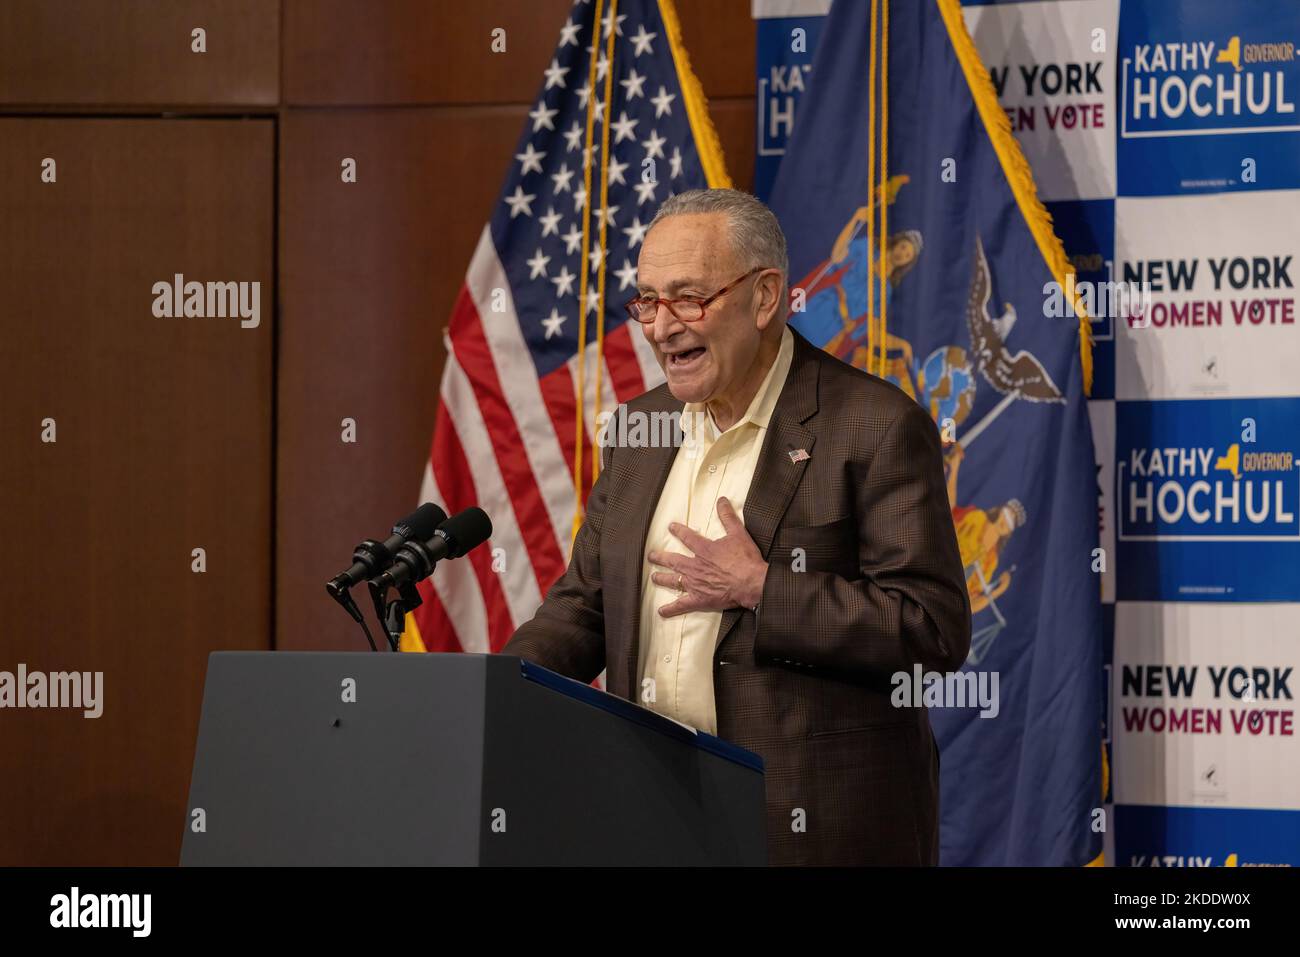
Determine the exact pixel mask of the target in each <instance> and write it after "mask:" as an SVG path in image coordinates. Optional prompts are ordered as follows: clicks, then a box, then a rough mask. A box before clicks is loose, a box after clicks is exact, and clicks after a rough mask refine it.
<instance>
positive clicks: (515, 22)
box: [283, 0, 755, 106]
mask: <svg viewBox="0 0 1300 957" xmlns="http://www.w3.org/2000/svg"><path fill="white" fill-rule="evenodd" d="M283 3H284V34H285V45H284V99H285V103H286V104H290V105H302V106H306V105H335V106H337V105H345V104H417V103H418V104H439V103H443V104H451V103H480V104H482V103H526V102H530V101H531V100H532V99H533V98H535V97H536V95H537V91H538V89H539V88H540V84H541V79H542V70H543V69H545V68H546V65H547V63H549V62H550V59H551V57H552V56H553V55H554V52H555V45H556V43H557V42H558V40H559V36H560V27H561V26H562V25H563V24H564V21H565V17H567V16H568V12H569V10H570V9H571V6H572V4H571V3H569V2H568V0H530V2H528V3H520V2H518V0H478V2H475V3H469V4H466V3H464V2H462V0H369V2H367V3H357V2H355V0H283ZM677 9H678V12H679V14H680V16H681V22H682V34H683V38H684V41H685V44H686V49H687V51H688V52H689V53H690V54H691V59H692V63H693V65H694V67H695V70H696V73H697V74H698V75H699V77H700V80H701V84H702V86H703V87H704V92H705V93H706V94H707V95H708V96H709V97H710V98H713V97H737V96H747V97H750V98H752V97H753V95H754V41H755V28H754V21H753V19H752V18H751V17H750V11H749V0H678V4H677ZM497 27H501V28H502V29H504V30H505V31H506V50H505V52H504V53H494V52H492V48H491V37H492V31H493V30H494V29H495V28H497Z"/></svg>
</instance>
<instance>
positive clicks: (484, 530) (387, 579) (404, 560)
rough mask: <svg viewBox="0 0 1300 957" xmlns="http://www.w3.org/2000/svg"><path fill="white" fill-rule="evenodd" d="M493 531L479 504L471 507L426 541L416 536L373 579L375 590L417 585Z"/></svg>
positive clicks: (449, 520)
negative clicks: (417, 539)
mask: <svg viewBox="0 0 1300 957" xmlns="http://www.w3.org/2000/svg"><path fill="white" fill-rule="evenodd" d="M491 535H492V520H491V519H490V518H488V516H487V512H485V511H483V509H481V508H478V507H472V508H467V509H465V511H463V512H460V513H458V514H456V515H453V516H452V517H451V518H449V519H447V520H446V521H445V522H443V523H442V524H441V525H440V526H439V527H438V528H437V529H436V530H435V531H434V532H433V534H432V535H430V536H429V537H428V540H426V541H423V542H421V541H416V540H414V539H412V540H411V541H408V542H406V544H404V545H402V547H401V548H399V549H398V550H397V553H396V554H395V555H394V556H393V562H392V565H391V566H390V567H389V568H388V569H387V570H386V571H384V572H383V573H382V574H379V575H376V576H375V577H374V578H372V579H370V591H371V593H372V594H375V593H376V592H378V593H379V594H382V593H383V592H385V591H387V589H389V588H401V587H402V586H403V585H408V584H410V585H413V584H415V583H416V582H421V581H423V580H424V579H426V578H428V577H429V576H430V575H431V574H432V573H433V566H434V565H436V564H437V563H438V562H440V561H442V560H443V559H445V558H460V557H461V556H462V555H464V554H465V553H466V552H468V551H470V550H471V549H475V548H478V546H480V545H482V544H483V543H484V542H486V541H487V540H488V538H490V537H491Z"/></svg>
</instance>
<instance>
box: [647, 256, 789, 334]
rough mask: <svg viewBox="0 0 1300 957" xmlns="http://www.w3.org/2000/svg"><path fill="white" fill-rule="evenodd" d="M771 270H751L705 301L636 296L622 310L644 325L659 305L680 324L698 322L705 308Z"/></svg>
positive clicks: (761, 268)
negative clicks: (756, 275)
mask: <svg viewBox="0 0 1300 957" xmlns="http://www.w3.org/2000/svg"><path fill="white" fill-rule="evenodd" d="M771 268H772V267H771V266H758V267H756V268H754V269H751V270H750V271H749V272H747V273H745V275H743V276H741V277H740V278H739V279H737V280H735V281H734V282H729V283H727V284H726V285H725V286H723V287H722V288H721V289H719V290H718V291H717V292H715V293H714V294H713V295H712V296H709V297H708V298H707V299H701V298H700V297H699V296H684V297H682V298H681V299H660V298H659V297H657V296H637V297H636V298H635V299H631V300H629V301H628V302H627V304H626V305H625V306H624V307H623V308H625V309H626V310H627V314H628V315H629V316H631V317H632V318H633V319H635V320H636V321H637V322H642V323H645V324H646V325H649V324H650V323H652V322H654V321H655V316H657V315H658V314H659V304H660V303H663V304H664V305H665V306H667V307H668V311H669V312H671V313H672V314H673V315H674V316H676V317H677V318H678V319H680V320H681V321H682V322H699V321H700V320H701V319H703V318H704V310H705V308H706V307H707V306H709V305H710V304H711V303H713V302H714V301H716V300H717V299H720V298H721V297H723V296H725V295H726V294H727V293H729V292H731V290H733V289H735V288H736V287H737V286H739V285H740V284H741V283H742V282H744V281H745V280H746V279H748V278H749V277H750V276H752V275H754V274H755V273H760V272H763V271H764V270H766V269H771Z"/></svg>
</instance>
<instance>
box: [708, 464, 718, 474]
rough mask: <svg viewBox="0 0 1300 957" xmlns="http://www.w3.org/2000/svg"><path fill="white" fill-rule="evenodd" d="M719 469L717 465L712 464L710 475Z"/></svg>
mask: <svg viewBox="0 0 1300 957" xmlns="http://www.w3.org/2000/svg"><path fill="white" fill-rule="evenodd" d="M717 470H718V467H717V466H716V465H710V466H709V474H710V475H712V474H713V473H714V472H716V471H717Z"/></svg>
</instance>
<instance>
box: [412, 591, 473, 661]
mask: <svg viewBox="0 0 1300 957" xmlns="http://www.w3.org/2000/svg"><path fill="white" fill-rule="evenodd" d="M418 587H419V589H420V597H422V598H423V599H424V604H422V605H421V606H420V607H419V608H417V609H415V611H414V612H413V613H412V614H413V615H414V617H415V624H416V627H417V628H419V629H420V638H421V639H422V640H423V641H424V650H425V651H464V650H465V649H464V648H462V647H461V646H460V640H459V638H458V637H457V635H456V628H455V626H453V625H452V623H451V619H450V618H448V617H447V609H446V608H444V607H443V605H442V599H441V598H439V597H438V593H437V592H436V591H435V590H434V587H433V583H432V582H430V581H429V580H428V579H427V578H426V579H425V580H424V581H422V582H420V584H419V586H418Z"/></svg>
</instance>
